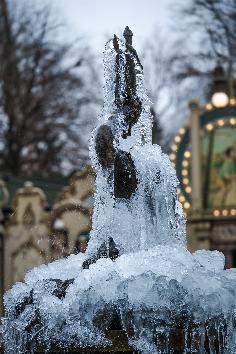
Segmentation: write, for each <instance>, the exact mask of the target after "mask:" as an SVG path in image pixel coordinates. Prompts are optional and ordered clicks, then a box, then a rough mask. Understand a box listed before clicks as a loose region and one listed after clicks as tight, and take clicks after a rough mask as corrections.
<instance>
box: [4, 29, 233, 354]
mask: <svg viewBox="0 0 236 354" xmlns="http://www.w3.org/2000/svg"><path fill="white" fill-rule="evenodd" d="M128 34H129V33H128ZM104 64H105V77H106V87H105V103H104V109H103V112H102V114H101V117H100V120H99V125H98V127H97V129H96V130H95V132H94V135H93V139H92V143H91V158H92V162H93V166H94V168H95V170H96V173H97V180H96V190H97V192H96V196H95V210H94V215H93V229H92V232H91V239H90V242H89V247H88V250H87V252H86V253H85V254H79V255H71V256H70V257H68V258H66V259H62V260H59V261H56V262H53V263H51V264H49V265H43V266H41V267H38V268H35V269H33V270H32V271H30V272H29V273H28V274H27V275H26V277H25V281H24V283H17V284H16V285H14V286H13V288H12V289H11V290H9V291H8V292H7V293H6V294H5V309H6V314H5V318H3V325H2V328H1V332H2V338H3V340H4V344H5V349H6V354H13V353H18V354H23V353H35V352H36V348H38V347H41V348H44V349H45V350H46V349H49V348H50V347H51V346H53V345H54V344H56V345H57V346H59V345H60V346H62V347H65V348H68V347H80V348H83V347H98V348H99V347H103V346H106V347H109V345H111V343H110V341H109V340H108V339H107V338H106V333H107V330H109V329H110V328H111V326H112V325H114V321H115V322H116V326H118V324H117V323H118V322H119V328H120V329H121V328H122V329H123V330H125V331H126V333H127V336H128V339H129V344H130V346H131V347H132V348H133V349H134V350H137V351H139V352H140V353H143V354H151V353H156V354H157V353H159V354H160V353H163V354H164V353H175V352H177V351H175V350H176V348H179V349H178V350H179V351H178V353H180V352H181V351H182V353H189V354H190V353H202V354H205V353H210V354H216V353H218V354H221V353H222V354H223V353H224V354H226V353H227V354H233V353H236V337H235V326H236V312H235V309H236V269H231V270H224V256H223V255H222V254H221V253H220V252H217V251H214V252H210V251H197V252H195V253H194V254H191V253H190V252H189V251H188V250H187V249H186V240H185V219H184V217H183V212H182V207H181V204H180V203H179V202H178V200H177V194H176V188H177V185H178V181H177V178H176V174H175V171H174V169H173V168H172V166H171V164H170V161H169V159H168V157H167V156H166V155H164V154H163V153H162V151H161V148H160V147H159V146H153V145H152V144H151V125H152V124H151V115H150V109H149V101H148V98H147V96H146V92H145V89H144V84H143V74H142V66H141V64H140V62H139V59H138V57H137V54H136V52H135V51H134V49H133V47H132V45H131V43H130V41H129V40H126V43H123V42H122V41H120V40H118V39H117V38H116V37H115V39H114V40H113V41H110V42H109V43H108V44H107V45H106V49H105V59H104ZM129 85H131V89H130V87H129ZM101 127H102V128H101ZM105 133H106V134H105ZM98 137H99V139H98ZM99 144H100V145H99ZM117 171H118V172H119V173H117ZM127 171H128V172H127ZM121 175H124V179H122V180H119V177H120V176H121ZM124 181H125V183H124ZM122 183H123V184H122ZM122 186H123V189H124V190H122V188H121V187H122ZM127 186H128V187H130V188H127ZM111 240H112V242H113V243H112V245H113V248H115V249H116V250H117V253H116V257H110V253H109V252H110V251H111V250H110V248H109V247H110V244H111ZM101 250H102V251H101ZM88 260H91V261H90V262H88ZM86 262H87V263H86ZM84 264H85V265H86V267H85V266H84ZM117 318H118V319H119V321H117ZM180 348H181V349H180Z"/></svg>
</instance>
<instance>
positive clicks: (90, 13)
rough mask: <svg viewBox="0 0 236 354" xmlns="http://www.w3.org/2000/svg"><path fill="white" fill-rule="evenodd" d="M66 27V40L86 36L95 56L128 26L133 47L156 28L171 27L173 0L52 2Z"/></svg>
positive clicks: (138, 46) (139, 45)
mask: <svg viewBox="0 0 236 354" xmlns="http://www.w3.org/2000/svg"><path fill="white" fill-rule="evenodd" d="M52 3H53V4H54V5H55V7H56V8H58V13H60V16H61V18H62V19H63V20H65V21H66V22H67V25H68V31H69V33H68V35H69V36H75V37H78V36H86V38H87V39H88V41H89V43H90V44H91V45H92V46H93V47H94V50H95V51H96V52H98V53H99V52H100V53H101V52H102V51H103V48H104V42H105V40H106V39H107V38H108V37H109V38H110V37H113V34H114V33H117V34H118V35H119V34H120V33H121V31H122V30H123V29H124V27H125V26H126V25H128V26H129V27H130V28H131V29H132V31H133V32H134V33H135V37H134V45H135V47H136V48H137V49H138V50H139V49H140V47H141V44H142V42H143V41H144V40H145V38H147V37H148V36H149V35H150V34H151V33H152V32H153V30H154V29H155V28H156V27H157V26H158V27H159V26H161V27H162V28H164V29H166V28H167V27H168V25H169V23H170V14H169V8H170V5H171V3H173V0H52Z"/></svg>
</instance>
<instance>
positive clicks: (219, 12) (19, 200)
mask: <svg viewBox="0 0 236 354" xmlns="http://www.w3.org/2000/svg"><path fill="white" fill-rule="evenodd" d="M126 25H128V26H130V28H131V29H132V31H133V32H134V40H133V45H134V47H135V48H136V49H137V51H138V53H139V56H140V59H141V61H142V63H143V65H144V75H145V82H146V88H147V91H148V94H149V97H150V100H151V111H152V114H153V143H155V144H159V145H161V146H162V149H163V151H164V152H165V153H167V154H169V156H170V159H171V161H172V163H173V165H174V166H175V168H176V170H177V175H178V178H179V180H180V185H179V189H178V193H179V200H180V202H181V203H182V204H183V208H184V211H185V213H186V216H187V219H188V222H187V236H188V248H189V250H190V251H194V250H197V249H202V248H204V249H217V250H220V251H222V252H223V253H224V254H225V256H226V266H227V267H236V101H235V79H234V77H235V70H236V68H235V51H236V1H235V0H179V1H178V2H176V1H173V0H146V1H141V0H129V1H127V0H119V1H114V0H112V1H111V0H54V1H52V0H51V1H50V0H40V1H37V0H0V307H1V306H2V305H1V297H2V296H3V293H4V291H5V289H7V288H9V287H10V286H11V285H12V284H13V283H14V282H16V281H20V280H22V279H23V278H24V275H25V273H26V272H27V271H28V270H29V269H31V268H32V267H34V266H36V265H40V264H42V263H47V262H49V261H51V260H53V259H57V258H60V257H64V256H67V255H69V254H71V253H77V252H84V251H85V250H86V247H87V243H88V241H89V231H90V229H91V215H92V209H93V193H94V191H95V184H94V180H95V174H94V171H93V170H92V167H91V165H90V160H89V153H88V151H89V139H90V136H91V132H92V130H93V128H94V126H95V125H96V121H97V118H98V115H99V114H100V112H101V109H102V105H103V84H104V81H103V66H102V52H103V49H104V45H105V42H106V41H107V40H108V39H110V38H111V37H112V36H113V34H114V33H116V34H117V35H118V36H122V32H123V30H124V28H125V26H126ZM0 311H1V310H0Z"/></svg>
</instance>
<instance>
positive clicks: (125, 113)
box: [84, 27, 185, 268]
mask: <svg viewBox="0 0 236 354" xmlns="http://www.w3.org/2000/svg"><path fill="white" fill-rule="evenodd" d="M132 36H133V34H132V32H131V30H130V29H129V28H128V27H126V28H125V31H124V37H125V43H124V42H122V41H120V40H119V39H118V38H117V37H116V36H114V38H113V40H111V41H110V42H108V44H107V46H106V50H105V60H104V61H105V79H106V92H105V97H106V99H105V104H104V110H103V112H102V116H101V119H100V124H99V126H98V128H97V129H96V131H95V132H94V141H93V145H92V150H94V151H92V158H93V163H94V166H95V168H96V171H97V196H96V206H95V212H94V217H93V231H92V234H91V241H90V244H89V249H88V252H87V253H88V255H91V257H90V258H89V259H88V260H87V261H86V262H85V263H84V268H86V267H89V264H91V263H93V262H95V261H96V260H97V259H98V258H100V257H101V256H102V257H105V256H107V257H110V258H112V259H115V258H116V257H117V256H118V255H119V254H122V253H124V252H126V253H128V252H130V251H134V250H141V249H147V248H152V247H153V246H155V245H157V244H168V243H169V244H173V243H181V244H184V243H185V234H184V229H185V224H184V218H183V215H182V208H181V205H180V203H179V202H178V200H177V197H176V195H177V194H176V187H177V180H176V177H175V172H174V171H173V169H172V168H171V166H170V163H169V160H168V158H167V157H166V156H165V155H163V154H162V153H161V150H160V147H159V146H155V147H154V146H153V145H152V144H151V141H152V139H151V134H152V117H151V115H150V107H149V101H148V98H147V96H146V92H145V90H144V85H143V68H142V65H141V63H140V60H139V57H138V55H137V53H136V51H135V49H134V48H133V46H132Z"/></svg>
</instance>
